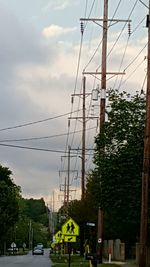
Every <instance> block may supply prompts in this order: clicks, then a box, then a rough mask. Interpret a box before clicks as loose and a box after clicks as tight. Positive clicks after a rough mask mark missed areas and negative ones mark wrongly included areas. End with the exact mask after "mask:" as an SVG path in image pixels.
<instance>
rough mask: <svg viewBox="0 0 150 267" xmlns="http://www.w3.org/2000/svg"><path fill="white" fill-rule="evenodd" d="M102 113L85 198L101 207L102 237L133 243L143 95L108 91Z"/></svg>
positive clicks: (137, 217) (138, 198)
mask: <svg viewBox="0 0 150 267" xmlns="http://www.w3.org/2000/svg"><path fill="white" fill-rule="evenodd" d="M106 112H107V120H106V122H105V124H104V126H103V128H102V131H101V133H100V134H99V135H98V136H97V137H96V139H95V155H94V163H95V165H96V167H95V169H94V170H93V171H92V172H91V174H90V175H89V177H88V184H87V198H88V199H91V201H92V202H93V204H94V206H95V207H98V206H99V205H100V206H101V207H103V210H104V212H105V237H106V238H107V237H108V238H121V239H122V240H123V241H126V242H128V243H133V242H135V241H136V238H138V236H139V223H140V201H141V176H142V175H141V172H142V160H143V139H144V138H143V137H144V115H145V96H144V95H143V94H141V95H140V94H136V95H134V96H132V97H131V96H130V95H127V94H126V93H125V92H123V93H119V92H118V91H115V90H110V91H109V93H108V106H107V111H106ZM103 146H104V147H105V153H104V157H102V155H101V153H100V149H101V147H103Z"/></svg>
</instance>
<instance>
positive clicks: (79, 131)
mask: <svg viewBox="0 0 150 267" xmlns="http://www.w3.org/2000/svg"><path fill="white" fill-rule="evenodd" d="M95 128H96V127H91V128H88V129H86V130H87V131H89V130H92V129H95ZM81 132H82V130H78V131H75V132H70V134H75V133H81ZM67 134H68V133H63V134H56V135H49V136H42V137H31V138H30V137H29V138H20V139H4V140H0V143H1V142H20V141H32V140H43V139H49V138H55V137H61V136H66V135H67Z"/></svg>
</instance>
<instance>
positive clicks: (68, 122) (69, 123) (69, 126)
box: [68, 120, 70, 128]
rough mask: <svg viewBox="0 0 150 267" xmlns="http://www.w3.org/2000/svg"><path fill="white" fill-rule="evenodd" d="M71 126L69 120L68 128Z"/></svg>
mask: <svg viewBox="0 0 150 267" xmlns="http://www.w3.org/2000/svg"><path fill="white" fill-rule="evenodd" d="M69 127H70V120H68V128H69Z"/></svg>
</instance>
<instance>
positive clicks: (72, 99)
mask: <svg viewBox="0 0 150 267" xmlns="http://www.w3.org/2000/svg"><path fill="white" fill-rule="evenodd" d="M73 103H74V97H73V96H72V97H71V104H73Z"/></svg>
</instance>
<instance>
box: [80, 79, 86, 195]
mask: <svg viewBox="0 0 150 267" xmlns="http://www.w3.org/2000/svg"><path fill="white" fill-rule="evenodd" d="M85 87H86V77H85V76H84V77H83V129H82V158H81V160H82V171H81V172H82V177H81V184H82V186H81V192H82V193H81V199H82V200H83V199H84V198H85V132H86V121H85Z"/></svg>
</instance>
